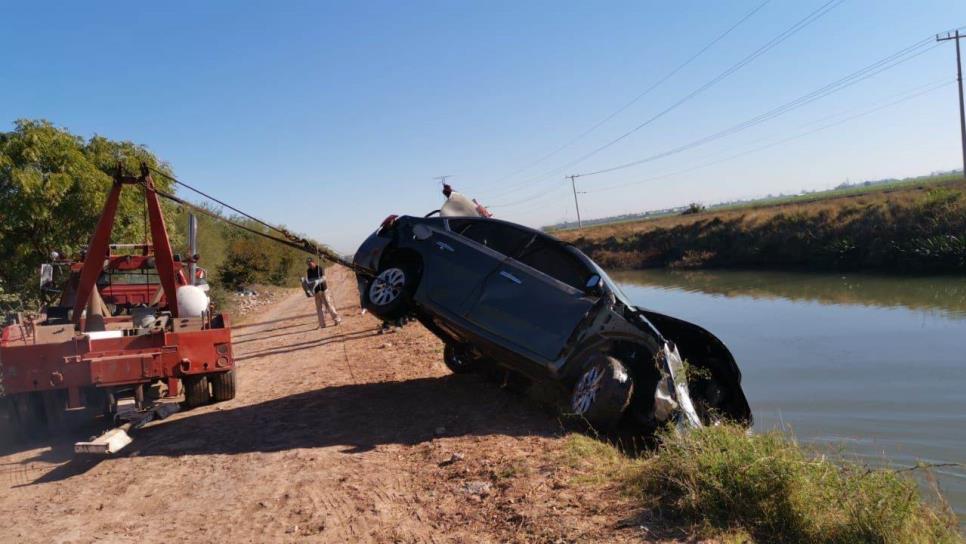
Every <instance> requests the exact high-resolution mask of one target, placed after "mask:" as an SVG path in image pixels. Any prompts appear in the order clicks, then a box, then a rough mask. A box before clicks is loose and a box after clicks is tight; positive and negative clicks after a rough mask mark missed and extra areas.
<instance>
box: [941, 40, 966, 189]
mask: <svg viewBox="0 0 966 544" xmlns="http://www.w3.org/2000/svg"><path fill="white" fill-rule="evenodd" d="M960 38H966V36H960V35H959V30H956V32H955V33H949V32H947V33H946V35H945V36H940V35H939V34H936V41H937V42H945V41H949V40H955V41H956V81H957V82H958V83H959V137H960V139H961V141H962V144H963V177H966V111H964V108H966V105H964V104H963V65H962V62H961V61H960V57H959V40H960Z"/></svg>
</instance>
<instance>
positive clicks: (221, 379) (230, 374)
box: [208, 369, 235, 402]
mask: <svg viewBox="0 0 966 544" xmlns="http://www.w3.org/2000/svg"><path fill="white" fill-rule="evenodd" d="M208 380H209V381H210V382H211V396H212V398H213V399H215V402H222V401H226V400H231V399H233V398H235V369H231V370H229V371H227V372H219V373H218V374H210V375H209V376H208Z"/></svg>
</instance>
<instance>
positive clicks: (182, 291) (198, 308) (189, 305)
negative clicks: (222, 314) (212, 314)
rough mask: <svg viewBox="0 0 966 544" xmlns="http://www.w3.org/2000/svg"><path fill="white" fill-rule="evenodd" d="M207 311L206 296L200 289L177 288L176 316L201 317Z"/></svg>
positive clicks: (188, 286) (186, 286)
mask: <svg viewBox="0 0 966 544" xmlns="http://www.w3.org/2000/svg"><path fill="white" fill-rule="evenodd" d="M207 310H208V295H207V294H205V292H204V291H202V290H201V288H200V287H195V286H194V285H182V286H181V287H179V288H178V315H179V316H180V317H201V316H202V315H203V314H204V313H205V311H207Z"/></svg>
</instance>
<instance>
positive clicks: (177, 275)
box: [0, 166, 235, 434]
mask: <svg viewBox="0 0 966 544" xmlns="http://www.w3.org/2000/svg"><path fill="white" fill-rule="evenodd" d="M127 187H132V188H136V189H141V190H143V192H144V197H145V205H146V209H147V217H148V223H149V225H150V243H147V240H145V243H144V244H128V245H123V244H113V245H112V244H111V231H112V229H113V225H114V222H115V217H116V214H117V209H118V202H119V198H120V195H121V192H122V190H124V189H125V188H127ZM196 261H197V257H196V256H192V257H189V258H188V259H187V260H185V261H183V260H182V259H180V257H178V256H176V255H174V254H173V252H172V249H171V244H170V240H169V238H168V234H167V231H166V228H165V220H164V216H163V213H162V208H161V205H160V202H159V200H158V193H157V192H156V191H155V189H154V181H153V179H152V177H151V171H150V170H149V169H148V168H147V167H144V166H142V168H141V172H140V175H139V176H132V175H127V174H126V173H124V172H123V171H122V170H121V168H120V167H119V168H118V171H117V173H116V174H115V176H114V183H113V185H112V187H111V189H110V192H109V194H108V196H107V200H106V202H105V204H104V210H103V212H102V214H101V217H100V219H99V220H98V223H97V227H96V230H95V231H94V235H93V237H92V238H91V240H90V244H89V245H88V247H87V250H86V254H85V255H84V256H83V259H82V261H78V262H61V263H60V264H61V265H62V266H64V267H65V268H67V269H68V270H69V275H68V278H67V279H66V281H65V282H64V283H63V285H62V287H61V288H60V293H59V294H60V296H59V301H58V302H57V303H55V304H51V305H49V306H48V307H47V308H46V309H45V311H44V312H43V313H42V314H40V315H36V316H31V315H21V316H20V317H19V319H17V320H16V321H15V322H14V323H13V324H10V325H8V326H6V327H4V328H3V330H2V334H0V417H3V418H4V419H6V421H7V422H8V423H9V424H11V425H12V426H13V427H14V428H15V429H18V430H19V431H26V432H27V433H29V434H33V432H34V431H36V430H37V429H40V428H43V427H44V426H46V427H48V428H51V427H52V428H56V427H58V426H59V425H60V424H61V423H62V422H63V419H64V416H65V414H70V413H75V412H83V411H95V412H98V411H100V412H103V413H104V414H106V415H108V416H110V417H111V418H114V417H115V416H116V415H117V414H118V412H119V406H120V405H122V404H124V405H130V404H132V401H133V405H134V411H135V412H140V413H142V414H143V413H145V412H147V411H149V410H150V409H151V407H152V406H153V405H154V404H155V403H154V401H155V400H160V399H162V398H167V399H174V398H175V397H178V396H179V392H180V390H181V389H182V388H183V390H184V402H183V405H184V406H186V407H195V406H200V405H203V404H207V403H209V402H211V401H215V402H220V401H226V400H229V399H232V398H234V396H235V371H234V367H235V362H234V358H233V355H232V344H231V326H230V320H229V317H228V316H227V315H225V314H223V313H219V312H216V311H214V308H213V306H212V305H211V304H210V302H209V300H208V297H207V295H206V294H205V293H204V290H203V289H202V288H201V287H199V286H198V285H195V283H196V278H198V277H201V276H203V270H201V271H200V272H199V271H198V270H197V267H196ZM52 271H53V267H52V266H45V267H43V268H42V270H41V278H42V279H41V281H42V283H44V284H45V289H46V290H48V291H50V290H51V289H52V288H53V283H52V276H53V273H52ZM167 412H170V410H168V411H167ZM167 412H164V413H167Z"/></svg>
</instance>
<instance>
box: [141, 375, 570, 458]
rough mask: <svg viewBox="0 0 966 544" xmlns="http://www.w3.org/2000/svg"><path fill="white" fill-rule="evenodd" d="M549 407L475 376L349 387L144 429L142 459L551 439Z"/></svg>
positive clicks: (553, 427) (556, 427) (554, 427)
mask: <svg viewBox="0 0 966 544" xmlns="http://www.w3.org/2000/svg"><path fill="white" fill-rule="evenodd" d="M560 432H561V427H560V424H559V423H558V422H557V420H556V419H555V418H554V417H552V416H551V415H550V414H549V413H548V412H547V411H546V410H541V407H539V406H537V405H535V403H533V402H531V401H529V400H527V399H526V398H524V397H519V396H516V395H514V394H511V393H508V392H506V391H502V390H500V389H499V388H498V387H497V386H495V385H492V384H489V383H487V382H485V381H484V380H483V379H482V378H480V377H477V376H455V375H453V376H445V377H440V378H421V379H415V380H408V381H397V382H378V383H365V384H351V385H341V386H334V387H327V388H324V389H319V390H316V391H312V392H309V393H303V394H299V395H293V396H289V397H284V398H280V399H275V400H271V401H268V402H264V403H261V404H255V405H250V406H243V407H239V408H235V409H232V410H224V411H218V412H208V413H204V414H199V415H197V416H194V417H186V418H181V419H176V420H170V421H167V422H161V423H158V424H155V425H153V426H151V427H148V428H145V429H142V430H141V431H140V432H139V434H138V436H137V438H136V441H135V443H134V444H133V445H132V446H131V447H130V448H131V452H130V453H129V455H130V454H132V453H135V452H136V455H140V456H145V455H164V456H175V457H176V456H181V455H208V454H236V453H248V452H274V451H282V450H289V449H295V448H320V447H340V448H342V451H343V452H345V453H360V452H365V451H368V450H371V449H373V448H375V447H377V446H380V445H384V444H403V445H413V444H419V443H422V442H426V441H429V440H432V439H433V438H434V437H437V436H442V437H453V436H472V435H476V436H484V435H492V434H505V435H512V436H532V435H540V436H551V435H556V434H559V433H560Z"/></svg>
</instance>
